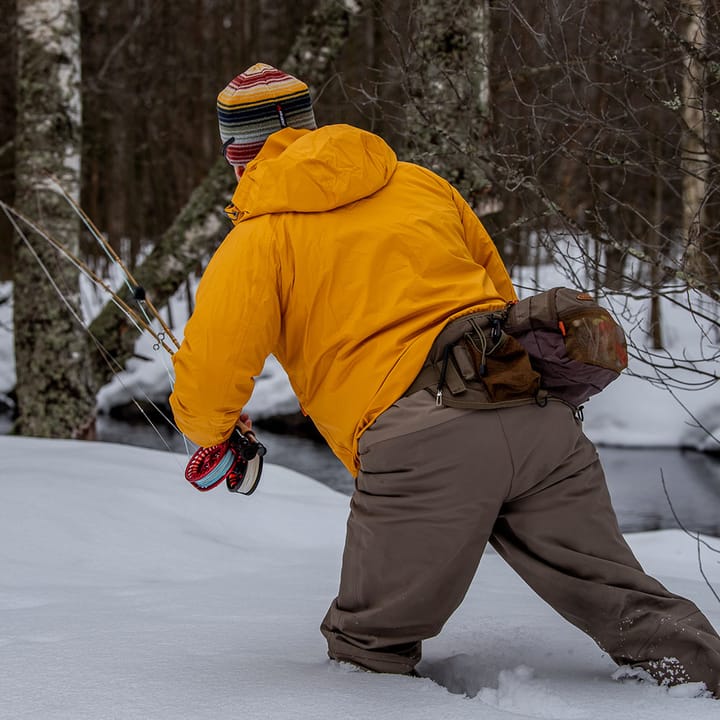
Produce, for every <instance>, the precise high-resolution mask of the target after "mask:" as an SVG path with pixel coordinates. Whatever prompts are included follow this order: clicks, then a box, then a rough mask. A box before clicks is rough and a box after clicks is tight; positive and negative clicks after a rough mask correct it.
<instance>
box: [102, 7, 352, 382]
mask: <svg viewBox="0 0 720 720" xmlns="http://www.w3.org/2000/svg"><path fill="white" fill-rule="evenodd" d="M363 9H364V7H363V3H362V2H358V1H355V2H352V3H350V2H338V1H337V0H320V2H319V3H318V5H317V8H316V10H315V12H314V13H313V14H312V15H311V17H310V18H309V19H308V20H307V22H306V23H305V25H304V26H303V27H301V28H300V30H299V32H298V35H297V39H296V41H295V43H294V45H293V47H292V49H291V51H290V53H289V54H288V57H287V58H286V59H285V61H284V62H283V63H282V65H281V69H282V70H283V71H285V72H287V73H290V74H292V75H296V76H297V77H299V78H301V79H302V80H303V81H304V82H306V83H307V84H308V85H309V86H310V90H311V93H313V94H314V95H315V94H316V93H317V92H318V90H319V89H320V88H321V87H322V86H323V84H324V83H325V82H326V81H327V80H328V79H329V77H330V76H331V73H332V71H333V62H334V61H335V60H336V58H337V56H338V55H339V53H340V51H341V50H342V48H343V45H344V43H345V41H346V40H347V37H348V35H349V32H350V26H351V21H352V20H353V19H354V18H355V17H357V16H358V15H360V14H361V12H362V11H363ZM234 187H235V180H234V177H233V173H232V171H231V169H230V168H229V167H228V165H227V163H226V162H225V160H224V159H222V158H221V159H219V160H218V161H217V162H216V163H215V164H214V165H213V167H212V168H211V170H210V172H209V173H208V175H207V177H206V178H205V180H204V181H203V182H202V183H201V184H200V185H199V186H198V188H197V189H196V190H195V191H194V192H193V194H192V195H191V196H190V199H189V200H188V203H187V205H186V206H185V207H184V208H183V209H182V211H181V212H180V213H179V214H178V216H177V218H176V219H175V221H174V222H173V224H172V225H171V226H170V228H168V230H167V231H166V232H165V233H164V235H163V237H162V238H161V240H160V242H159V243H158V244H157V246H156V247H155V248H154V249H153V251H152V252H151V253H150V254H149V255H148V257H147V258H146V260H145V261H144V262H143V263H142V265H141V266H140V267H138V268H137V270H136V272H135V273H134V275H135V278H136V280H137V281H138V282H139V283H140V284H141V285H142V286H143V287H144V288H145V289H146V291H147V292H148V295H149V297H150V298H151V299H152V301H153V303H154V304H155V305H156V306H161V305H163V304H164V303H165V302H167V300H168V299H169V298H170V297H171V296H172V295H173V293H175V291H176V290H177V289H178V288H179V287H180V286H181V285H182V284H183V283H184V282H185V279H186V278H187V276H188V275H189V274H190V273H192V272H194V271H195V270H196V269H197V267H198V266H199V265H200V264H201V263H202V262H203V261H204V260H206V259H207V257H208V256H209V255H210V254H211V253H212V252H213V250H214V249H215V248H216V247H217V246H218V244H219V243H220V242H221V240H222V239H223V237H224V236H225V235H226V234H227V232H228V230H229V226H228V223H227V222H226V219H225V216H224V214H223V208H224V207H225V205H226V204H227V201H228V199H229V198H230V196H231V194H232V192H233V189H234ZM91 330H92V332H93V333H94V334H95V335H96V336H97V337H98V338H99V339H100V341H101V342H102V343H103V345H104V346H105V348H106V349H107V350H108V351H109V353H110V354H111V355H112V357H113V358H115V359H116V360H117V361H118V362H120V363H122V362H124V361H125V360H126V359H127V358H128V357H130V356H131V355H132V353H133V349H134V346H135V340H136V337H137V336H136V333H135V332H134V330H133V329H132V328H131V327H130V325H129V323H128V321H127V320H126V319H125V318H124V317H123V316H122V315H120V314H119V313H118V312H117V310H116V309H115V307H114V305H113V304H112V303H108V304H107V305H106V307H105V308H104V309H103V311H102V312H101V313H100V315H99V316H98V317H97V318H96V319H95V321H94V322H93V324H92V326H91ZM92 362H93V372H94V382H95V385H96V387H100V386H101V385H102V384H103V383H105V382H107V381H108V380H109V379H110V377H111V372H110V370H109V368H108V367H107V366H106V364H105V363H103V362H102V360H101V358H100V357H99V355H98V353H93V354H92Z"/></svg>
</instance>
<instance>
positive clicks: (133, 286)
mask: <svg viewBox="0 0 720 720" xmlns="http://www.w3.org/2000/svg"><path fill="white" fill-rule="evenodd" d="M48 177H49V178H50V179H51V180H52V181H53V182H54V183H55V185H56V186H57V187H58V189H59V190H60V193H61V194H62V196H63V197H64V198H65V200H66V201H67V202H68V204H69V205H70V207H72V209H73V210H74V211H75V214H76V215H77V216H78V217H79V218H80V219H81V220H82V222H83V223H84V225H85V227H86V228H87V229H88V230H89V231H90V234H91V235H92V236H93V237H94V238H95V240H96V241H97V242H98V243H99V244H100V247H101V248H102V249H103V251H104V252H105V254H106V255H107V256H108V258H109V259H110V260H111V261H112V262H114V263H115V264H116V265H117V267H119V268H120V270H122V272H123V274H124V276H125V284H126V285H127V288H128V290H129V291H130V293H131V294H132V296H133V297H134V298H135V300H137V302H138V305H140V308H141V309H142V311H143V314H144V315H145V317H146V319H147V320H148V322H150V319H149V317H148V315H147V311H146V307H145V306H146V305H147V308H149V309H150V311H151V313H152V315H153V316H154V317H155V318H156V319H157V321H158V322H159V323H160V326H161V327H162V329H163V331H164V332H165V333H166V334H167V336H168V337H169V338H170V340H171V341H172V342H173V343H174V345H175V347H176V348H177V349H179V348H180V343H179V342H178V341H177V339H176V338H175V336H174V335H173V333H172V330H171V329H170V327H169V326H168V325H167V324H166V323H165V321H164V320H163V318H162V316H161V315H160V312H159V311H158V309H157V308H156V307H155V305H153V303H152V301H151V300H150V299H149V298H148V297H146V295H145V289H144V288H143V287H142V285H140V284H139V283H138V282H137V280H136V279H135V278H134V277H133V275H132V273H131V272H130V270H129V269H128V268H127V266H126V265H125V263H124V262H123V261H122V259H121V258H120V256H119V255H118V254H117V252H115V248H113V246H112V245H111V244H110V243H109V242H108V241H107V239H106V238H105V236H104V235H103V234H102V233H101V232H100V230H99V229H98V227H97V226H96V225H95V223H94V222H93V221H92V219H91V218H90V217H89V216H88V214H87V213H86V212H85V211H84V210H83V209H82V208H81V207H80V206H79V205H78V203H77V202H76V201H75V199H74V198H73V197H72V196H71V195H70V194H69V193H68V192H67V191H66V190H65V188H64V187H63V186H62V184H61V183H60V181H59V180H58V179H57V178H56V177H55V176H53V175H50V174H48Z"/></svg>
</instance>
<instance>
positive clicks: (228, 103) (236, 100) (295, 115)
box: [217, 63, 317, 167]
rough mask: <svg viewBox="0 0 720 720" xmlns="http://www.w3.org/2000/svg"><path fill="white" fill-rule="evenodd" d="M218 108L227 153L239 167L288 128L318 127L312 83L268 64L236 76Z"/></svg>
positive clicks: (229, 158)
mask: <svg viewBox="0 0 720 720" xmlns="http://www.w3.org/2000/svg"><path fill="white" fill-rule="evenodd" d="M217 111H218V121H219V123H220V138H221V140H222V143H223V154H224V155H225V159H226V160H227V161H228V162H229V163H230V164H231V165H233V166H235V167H245V165H247V164H248V163H249V162H250V161H251V160H252V159H253V158H254V157H255V156H256V155H257V154H258V153H259V152H260V149H261V148H262V146H263V144H264V143H265V140H266V139H267V138H268V136H270V135H272V134H273V133H274V132H277V131H278V130H281V129H282V128H284V127H293V128H308V129H309V130H314V129H315V128H317V125H316V124H315V115H314V114H313V109H312V101H311V100H310V92H309V91H308V86H307V85H306V84H305V83H304V82H302V81H300V80H298V79H297V78H295V77H293V76H292V75H288V74H287V73H284V72H282V71H281V70H277V69H276V68H274V67H272V66H271V65H266V64H265V63H257V64H255V65H253V66H252V67H250V68H248V69H247V70H246V71H245V72H244V73H242V74H240V75H238V76H237V77H236V78H234V79H233V80H232V81H231V82H230V84H229V85H227V87H225V88H224V89H223V90H222V91H221V92H220V94H219V95H218V98H217Z"/></svg>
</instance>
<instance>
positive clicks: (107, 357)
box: [5, 212, 190, 468]
mask: <svg viewBox="0 0 720 720" xmlns="http://www.w3.org/2000/svg"><path fill="white" fill-rule="evenodd" d="M5 214H6V215H7V217H8V220H9V221H10V223H11V224H12V226H13V228H14V229H15V231H16V232H17V234H18V235H19V236H20V238H21V240H22V241H23V243H24V244H25V246H26V247H27V249H28V251H29V252H30V254H31V255H32V256H33V257H34V258H35V261H36V262H37V263H38V265H39V266H40V269H41V270H42V271H43V273H44V274H45V276H46V277H47V279H48V281H49V282H50V285H51V286H52V288H53V290H54V291H55V293H56V294H57V295H58V297H59V298H60V300H61V301H62V302H63V304H64V305H65V307H66V308H67V309H68V311H69V312H70V315H71V316H72V317H73V319H74V320H75V321H76V322H77V323H78V324H79V325H80V326H81V327H82V328H83V330H84V331H85V332H86V333H87V334H88V336H89V337H90V339H91V340H92V341H93V343H94V345H95V347H96V348H97V349H98V351H99V352H100V355H101V357H102V358H103V361H104V362H105V363H106V364H107V365H108V367H109V368H110V371H111V372H112V374H113V377H115V378H117V381H118V382H119V383H120V385H121V386H122V388H123V389H124V390H126V391H127V393H128V395H129V396H130V397H131V399H132V402H133V404H134V405H135V406H136V407H137V409H138V411H139V412H140V414H141V415H142V416H143V418H144V419H145V420H146V421H147V423H148V425H150V427H151V428H152V429H153V431H154V432H155V434H156V435H157V436H158V437H159V438H160V441H161V442H162V443H163V445H164V446H165V449H166V450H168V451H169V452H170V453H173V452H174V451H173V449H172V448H171V447H170V445H169V444H168V442H167V440H165V438H164V437H163V435H162V433H161V432H160V430H159V429H158V427H157V426H156V425H155V423H153V421H152V420H151V418H150V416H149V415H148V414H147V412H146V411H145V409H144V408H143V407H142V405H141V404H140V403H139V402H138V401H137V399H136V398H134V397H133V393H132V391H131V389H130V388H129V387H128V386H127V385H125V383H124V381H123V379H122V377H121V376H120V373H121V372H123V371H124V370H125V368H123V367H122V365H120V363H119V362H118V361H117V360H116V359H115V358H114V357H113V356H112V354H111V353H110V352H109V350H108V349H107V348H106V347H105V346H104V345H103V344H102V342H100V339H99V338H98V337H97V336H96V335H95V334H94V333H93V332H92V331H91V330H90V328H88V327H87V326H86V324H85V322H84V321H83V319H82V318H81V317H80V315H79V314H78V312H77V310H76V309H75V308H74V307H73V305H72V303H70V301H69V300H68V299H67V298H66V297H65V295H64V294H63V292H62V290H61V288H60V287H59V285H58V284H57V282H56V281H55V279H54V278H53V276H52V274H51V273H50V270H49V269H48V267H47V266H46V265H45V263H44V262H43V260H42V258H41V257H40V256H39V254H38V253H37V251H36V250H35V248H34V247H33V246H32V243H31V242H30V241H29V240H28V238H27V236H26V235H25V233H24V232H23V231H22V229H21V228H20V227H19V226H18V225H17V223H16V222H15V220H14V219H13V217H12V216H11V215H9V214H8V213H7V212H6V213H5ZM138 329H139V328H138ZM113 363H114V364H115V366H116V367H117V368H118V371H116V370H115V369H114V368H113V366H112V365H113ZM141 392H142V394H143V395H144V397H145V400H147V402H148V404H149V405H150V406H151V407H152V408H153V409H154V410H155V411H156V412H157V413H158V414H159V415H160V416H161V417H162V418H163V420H165V421H166V422H167V423H168V424H169V425H170V427H171V428H173V429H174V430H175V431H176V432H177V433H178V434H179V435H180V436H181V437H183V439H185V448H186V454H187V455H189V454H190V453H189V450H188V447H187V438H185V436H184V435H183V434H182V433H181V432H180V430H179V428H178V427H177V426H176V425H175V423H174V422H172V421H171V420H170V419H169V418H168V417H167V415H165V413H164V412H163V411H162V410H161V409H160V408H159V407H158V406H157V404H156V403H155V402H154V401H153V400H152V399H151V398H150V397H149V396H148V394H147V393H146V392H145V391H144V390H141ZM175 462H177V459H176V460H175ZM178 467H180V468H182V466H181V465H179V464H178Z"/></svg>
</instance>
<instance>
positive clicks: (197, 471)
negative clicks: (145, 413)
mask: <svg viewBox="0 0 720 720" xmlns="http://www.w3.org/2000/svg"><path fill="white" fill-rule="evenodd" d="M52 180H53V182H54V183H55V184H56V185H57V186H58V188H59V189H60V192H61V194H62V196H63V197H64V198H65V200H66V201H67V202H68V204H69V205H70V206H71V207H72V208H73V210H74V212H75V213H76V214H77V215H78V216H79V217H80V218H81V220H82V221H83V223H84V224H85V226H86V227H87V229H88V230H89V231H90V233H91V235H92V236H93V237H94V238H95V240H96V241H97V242H98V243H99V244H100V245H101V247H102V248H103V250H104V251H105V252H106V254H108V256H109V257H110V259H111V262H113V263H115V264H116V266H117V267H118V268H119V269H120V270H121V272H122V273H123V275H124V277H125V282H126V284H127V285H128V289H129V290H130V292H131V294H132V296H133V298H134V299H135V300H136V301H137V303H138V305H139V306H140V308H141V311H142V315H143V317H141V316H140V315H138V314H137V312H135V311H134V310H133V308H131V307H130V306H129V305H128V304H127V303H126V302H125V300H124V299H123V298H122V297H121V296H120V295H118V293H117V292H116V291H115V290H113V289H112V288H111V287H110V286H109V285H108V284H107V283H106V282H105V281H104V280H103V279H102V278H100V277H99V276H98V275H97V273H95V272H94V271H93V270H92V268H90V267H89V266H88V265H87V263H85V262H83V261H82V260H81V259H80V258H79V257H77V255H76V254H75V253H73V252H72V251H71V250H70V249H69V248H68V247H67V246H66V245H64V244H63V243H62V242H60V241H59V240H57V239H56V238H54V237H52V235H50V233H48V232H47V231H45V230H43V229H42V228H40V227H39V226H38V225H37V224H36V223H34V222H33V221H32V220H30V219H29V218H27V217H25V216H24V215H23V214H22V213H20V212H19V211H17V210H15V209H14V208H12V207H11V206H9V205H7V204H6V203H4V202H2V201H0V207H2V209H3V211H4V213H5V215H6V216H7V217H8V220H9V221H10V222H11V224H12V225H13V227H14V229H15V230H16V232H18V234H20V236H21V237H22V239H23V240H24V242H25V243H26V244H27V245H28V247H30V248H32V246H31V244H30V243H29V241H28V239H27V237H26V236H25V234H24V233H23V232H22V230H21V229H20V227H19V226H18V224H17V222H16V220H15V219H17V220H20V221H21V222H23V223H25V224H26V225H27V226H28V227H29V228H31V229H32V230H33V231H34V232H36V233H37V234H38V235H40V237H42V238H43V239H44V240H46V241H47V242H48V243H49V244H50V245H51V246H52V247H53V248H54V249H55V250H57V251H58V252H59V253H60V254H61V255H62V256H63V257H64V258H65V259H67V260H68V261H70V262H71V263H72V264H73V265H74V266H75V267H76V268H77V269H78V270H79V271H80V272H82V273H83V274H84V275H85V276H86V277H87V278H88V279H89V280H90V281H91V282H93V283H94V284H95V285H96V286H97V287H100V288H101V289H102V290H103V291H105V292H106V293H107V294H108V295H109V296H110V299H111V300H112V302H113V303H114V304H115V305H116V306H117V307H118V309H119V310H120V311H121V312H122V313H123V314H124V315H125V316H126V317H127V318H128V319H129V320H130V322H131V323H132V324H133V325H134V326H135V328H136V329H137V330H138V332H140V333H142V332H147V333H149V334H150V335H151V336H152V337H153V338H154V339H155V341H156V342H155V344H154V345H153V347H154V349H156V350H159V349H160V348H163V349H164V350H165V351H166V352H167V353H168V355H169V356H170V357H172V356H173V355H174V354H175V352H176V351H177V350H178V349H179V348H180V343H179V342H178V340H177V339H176V338H175V336H174V335H173V333H172V331H171V330H170V328H169V327H168V325H167V324H166V323H165V321H164V320H163V318H162V317H161V315H160V313H159V311H158V310H157V308H156V307H155V305H154V304H153V303H152V302H151V301H150V300H149V298H148V297H147V294H146V292H145V289H144V288H143V287H142V286H141V285H140V284H139V283H138V282H137V281H136V280H135V278H134V277H133V276H132V274H131V273H130V271H129V270H128V268H127V267H126V265H125V264H124V263H123V261H122V259H121V258H120V257H119V255H118V254H117V253H116V252H115V250H114V249H113V248H112V246H111V245H110V243H108V241H107V240H106V239H105V238H104V237H103V235H102V233H100V231H99V230H98V229H97V227H96V226H95V224H94V223H93V222H92V220H91V219H90V218H89V217H88V215H87V214H86V213H85V212H84V211H83V210H82V208H80V206H79V205H78V204H77V203H76V202H75V201H74V200H73V199H72V198H71V196H70V195H69V194H68V193H67V192H66V191H65V190H64V188H63V187H62V185H60V183H59V182H58V181H57V180H56V179H55V178H52ZM13 216H14V217H13ZM33 256H34V257H35V258H36V259H37V260H38V262H40V263H41V264H42V261H41V260H40V258H39V257H38V256H37V254H36V253H34V252H33ZM43 269H45V268H44V266H43ZM45 271H46V273H47V270H46V269H45ZM48 276H49V274H48ZM49 277H50V276H49ZM50 279H52V278H50ZM53 284H54V283H53ZM55 288H56V291H57V292H59V293H60V294H61V295H62V292H61V291H60V290H59V288H57V286H55ZM153 319H154V320H156V321H157V322H158V323H159V324H160V326H161V327H162V331H161V332H156V331H155V330H154V328H153V327H152V326H151V322H152V320H153ZM78 320H79V321H80V322H81V324H83V323H82V321H81V320H80V319H79V318H78ZM83 327H85V326H84V324H83ZM85 329H86V331H87V332H89V328H85ZM168 337H169V338H170V342H171V343H172V344H173V345H174V346H175V347H174V349H173V348H172V347H171V346H170V345H168V344H167V343H166V342H165V340H166V338H168ZM93 339H95V338H94V336H93ZM98 342H99V341H96V344H97V343H98ZM99 347H100V346H99ZM103 354H107V351H106V350H105V349H104V348H103ZM168 374H169V375H170V380H171V384H172V380H173V379H172V375H171V373H170V371H169V370H168ZM176 429H177V428H176ZM178 432H179V430H178ZM266 452H267V449H266V448H265V446H264V445H263V444H262V443H261V442H259V441H258V439H257V437H256V435H255V433H254V432H253V431H252V429H251V428H250V427H249V426H248V425H246V424H245V423H244V422H243V421H241V420H239V419H238V421H237V424H236V427H235V428H234V429H233V431H232V433H231V435H230V437H229V438H228V439H227V440H225V441H224V442H222V443H220V444H218V445H213V446H212V447H201V448H199V449H198V450H196V451H195V452H194V453H193V455H192V456H191V458H190V460H189V461H188V463H187V466H186V468H185V479H186V480H187V481H188V482H189V483H190V484H191V485H192V486H193V487H194V488H196V489H197V490H199V491H201V492H207V491H208V490H212V489H213V488H215V487H217V486H218V485H219V484H220V483H222V482H223V480H224V481H225V484H226V487H227V489H228V490H229V491H230V492H234V493H240V494H243V495H250V494H252V493H253V492H254V491H255V489H256V488H257V486H258V484H259V482H260V477H261V475H262V468H263V458H264V456H265V454H266Z"/></svg>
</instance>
